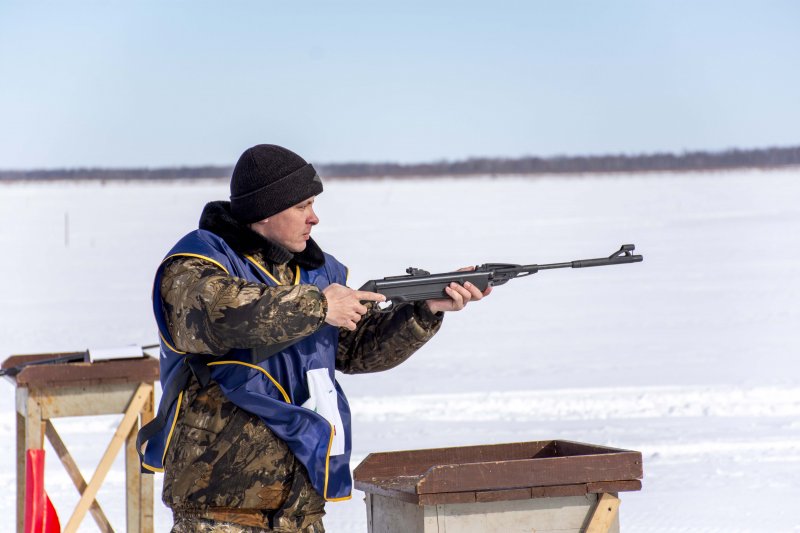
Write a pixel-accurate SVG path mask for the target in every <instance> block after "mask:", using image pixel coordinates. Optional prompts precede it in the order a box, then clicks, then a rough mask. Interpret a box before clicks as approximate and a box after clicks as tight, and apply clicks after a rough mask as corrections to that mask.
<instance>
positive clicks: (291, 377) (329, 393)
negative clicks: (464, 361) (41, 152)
mask: <svg viewBox="0 0 800 533" xmlns="http://www.w3.org/2000/svg"><path fill="white" fill-rule="evenodd" d="M320 193H322V181H321V180H320V178H319V176H318V175H317V173H316V171H315V170H314V168H313V167H312V166H311V165H310V164H308V163H306V161H305V160H304V159H302V158H301V157H300V156H298V155H297V154H295V153H293V152H291V151H289V150H287V149H285V148H282V147H279V146H275V145H258V146H254V147H253V148H250V149H248V150H247V151H245V152H244V154H242V156H241V158H240V159H239V161H238V162H237V164H236V167H235V168H234V171H233V175H232V178H231V201H230V202H211V203H209V204H208V205H206V207H205V209H204V210H203V214H202V216H201V219H200V228H199V229H198V230H196V231H193V232H191V233H189V234H188V235H186V236H185V237H184V238H182V239H181V240H180V241H179V242H178V243H177V244H176V245H175V247H173V249H172V250H171V251H170V252H169V253H168V254H167V257H166V259H165V260H164V261H163V262H162V264H161V266H160V267H159V269H158V271H157V274H156V279H155V284H154V294H153V309H154V313H155V315H156V321H157V322H158V326H159V331H160V334H161V341H162V342H161V382H162V389H163V390H164V394H163V396H162V400H161V405H160V406H159V416H158V418H157V422H156V423H155V424H153V425H152V426H148V427H145V428H144V429H143V430H142V432H141V433H140V440H141V442H140V449H141V444H142V443H143V442H147V446H146V449H145V453H144V458H143V461H142V467H143V469H145V470H148V471H163V472H164V474H165V477H164V490H163V495H162V498H163V501H164V503H165V504H166V505H167V506H168V507H170V508H171V509H172V511H173V514H174V527H173V530H172V531H173V532H174V533H188V532H211V531H214V532H218V531H220V532H242V533H244V532H247V533H259V532H267V531H281V532H304V533H318V532H322V531H324V529H323V526H322V520H321V519H322V516H323V514H324V504H325V501H337V500H345V499H349V498H350V492H351V489H352V480H351V478H350V467H349V459H350V450H351V442H350V412H349V407H348V404H347V400H346V398H345V396H344V393H343V392H342V390H341V389H340V388H339V385H338V384H337V383H336V381H335V378H334V369H336V370H340V371H342V372H346V373H365V372H377V371H381V370H386V369H389V368H392V367H394V366H396V365H398V364H400V363H402V362H403V361H405V360H406V359H407V358H408V357H410V356H411V354H413V353H414V352H415V351H416V350H417V349H418V348H419V347H420V346H422V345H423V344H424V343H425V342H427V341H428V339H430V338H431V337H432V336H433V335H434V334H435V333H436V332H437V331H438V329H439V327H440V326H441V322H442V315H443V312H445V311H458V310H460V309H463V307H464V306H465V305H466V304H467V303H468V302H470V301H471V300H480V299H481V298H482V297H483V296H485V295H486V294H488V292H489V291H488V290H487V291H486V292H485V293H481V292H480V291H479V290H478V289H477V288H476V287H474V286H472V285H470V284H467V285H465V286H460V285H458V284H453V285H452V286H451V287H449V288H448V289H447V295H448V296H449V298H445V299H439V300H429V301H427V302H417V303H416V304H407V305H401V306H398V307H397V308H396V309H395V310H394V311H393V312H391V313H386V314H378V313H369V309H370V306H371V305H374V302H381V301H383V300H384V299H385V298H384V297H383V296H382V295H380V294H377V293H371V292H363V291H355V290H352V289H350V288H348V287H347V286H346V279H347V269H346V268H345V267H344V266H343V265H342V264H341V263H339V262H338V261H337V260H336V259H335V258H334V257H333V256H331V255H328V254H326V253H324V252H323V251H322V250H321V249H320V247H319V246H318V245H317V244H316V243H315V242H314V240H313V239H312V238H311V231H312V229H313V227H314V226H315V225H316V224H318V223H319V219H318V218H317V216H316V214H315V212H314V202H315V200H316V197H317V195H319V194H320Z"/></svg>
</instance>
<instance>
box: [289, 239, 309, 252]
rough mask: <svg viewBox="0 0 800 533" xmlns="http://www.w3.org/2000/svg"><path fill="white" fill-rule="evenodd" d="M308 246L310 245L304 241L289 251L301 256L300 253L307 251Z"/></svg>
mask: <svg viewBox="0 0 800 533" xmlns="http://www.w3.org/2000/svg"><path fill="white" fill-rule="evenodd" d="M306 246H308V243H307V242H306V241H303V242H302V243H298V244H295V245H294V246H292V247H291V248H289V251H290V252H294V253H296V254H299V253H300V252H302V251H303V250H305V249H306Z"/></svg>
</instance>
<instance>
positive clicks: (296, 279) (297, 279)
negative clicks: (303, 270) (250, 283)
mask: <svg viewBox="0 0 800 533" xmlns="http://www.w3.org/2000/svg"><path fill="white" fill-rule="evenodd" d="M244 257H245V259H247V260H248V261H250V262H251V263H253V264H254V265H255V267H256V268H257V269H259V270H260V271H261V272H263V273H264V274H266V275H267V277H269V279H271V280H272V281H274V282H275V284H277V285H280V284H281V282H280V281H278V280H277V279H276V278H275V276H273V275H272V274H270V273H269V270H267V269H266V268H264V267H263V266H261V263H259V262H258V261H256V260H255V258H254V257H253V256H252V255H247V254H245V256H244ZM295 268H296V269H297V270H295V274H294V284H295V285H300V265H295Z"/></svg>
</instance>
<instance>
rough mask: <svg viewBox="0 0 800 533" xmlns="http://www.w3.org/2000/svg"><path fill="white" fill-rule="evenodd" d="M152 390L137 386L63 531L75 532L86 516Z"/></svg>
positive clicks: (148, 387)
mask: <svg viewBox="0 0 800 533" xmlns="http://www.w3.org/2000/svg"><path fill="white" fill-rule="evenodd" d="M152 392H153V386H152V385H150V384H149V383H141V384H140V385H139V388H138V389H136V392H135V393H134V394H133V397H132V398H131V401H130V404H129V405H128V408H127V409H126V410H125V415H124V416H123V417H122V422H120V424H119V426H118V427H117V430H116V431H115V432H114V436H113V437H111V442H110V443H109V445H108V447H107V448H106V451H105V453H104V454H103V457H102V458H101V459H100V463H99V464H98V465H97V469H96V470H95V472H94V475H93V476H92V479H91V480H90V481H89V484H88V485H87V486H86V490H85V491H84V492H83V495H81V499H80V501H78V505H77V506H76V507H75V511H73V513H72V516H71V517H70V519H69V521H68V522H67V525H66V526H64V530H63V533H75V532H77V531H78V526H79V525H80V523H81V521H82V520H83V517H84V516H86V511H88V510H89V507H90V506H91V503H92V501H93V500H94V498H95V496H96V495H97V491H98V490H99V489H100V485H101V484H102V483H103V480H104V479H105V477H106V474H108V471H109V470H110V469H111V465H112V464H113V462H114V457H116V455H117V453H118V452H119V450H120V448H122V445H123V444H124V443H125V437H127V436H128V434H129V433H130V432H131V429H132V428H133V426H134V425H135V424H136V423H137V422H138V421H139V413H140V412H141V411H142V408H143V407H144V405H145V404H146V403H147V401H148V399H149V398H150V395H151V394H152Z"/></svg>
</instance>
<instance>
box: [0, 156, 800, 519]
mask: <svg viewBox="0 0 800 533" xmlns="http://www.w3.org/2000/svg"><path fill="white" fill-rule="evenodd" d="M798 178H800V170H791V171H775V172H756V171H752V172H735V173H712V174H691V175H646V176H640V177H630V176H606V177H592V178H498V179H492V178H484V179H467V180H464V179H443V180H434V181H421V180H409V181H382V180H375V181H361V182H343V181H338V182H330V181H329V182H327V183H326V190H325V193H324V194H323V195H322V196H321V197H320V198H319V200H318V203H317V205H318V207H319V210H318V212H319V215H320V218H321V220H322V222H321V224H320V226H319V227H318V228H317V229H316V231H315V237H316V239H317V240H318V242H319V243H320V244H321V245H322V246H323V248H324V249H326V250H329V251H330V252H332V253H333V254H334V255H336V256H337V257H338V258H339V259H340V260H342V261H343V262H345V263H346V264H348V265H349V266H350V268H351V285H353V286H360V284H361V283H362V282H364V281H365V280H367V279H369V278H372V277H383V276H386V275H392V274H401V273H403V271H404V269H405V268H406V267H407V266H412V265H413V266H418V267H422V268H426V269H429V270H432V271H437V270H449V269H452V268H454V267H459V266H463V265H470V264H478V263H483V262H514V263H546V262H557V261H565V260H572V259H583V258H589V257H600V256H604V255H608V254H610V253H611V252H612V251H615V250H616V249H617V248H618V247H619V245H620V244H623V243H635V244H636V245H637V251H638V252H640V253H642V254H644V256H645V261H644V262H643V263H640V264H635V265H625V266H617V267H606V268H598V269H586V270H573V271H566V270H562V271H549V272H543V273H540V274H537V275H536V276H534V277H532V278H527V279H520V280H516V281H513V282H511V283H510V284H508V285H505V286H503V287H498V288H497V289H496V290H495V293H494V294H493V295H492V296H491V298H489V299H487V300H486V301H485V302H482V303H480V304H476V305H474V306H470V308H468V309H467V310H466V311H465V312H463V313H459V314H454V315H452V316H448V317H447V318H446V320H445V324H444V327H443V329H442V331H441V333H440V334H439V335H438V336H437V337H436V338H434V339H433V340H432V341H431V342H430V343H429V345H428V346H426V347H425V348H424V349H423V350H422V351H421V352H420V353H418V354H417V355H415V356H414V357H413V358H412V359H411V360H410V361H409V362H407V363H406V364H404V365H403V366H401V367H399V368H397V369H395V370H393V371H391V372H386V373H383V374H376V375H368V376H355V377H351V376H344V377H343V378H342V379H341V382H342V384H343V386H344V388H345V390H346V391H347V392H348V394H349V396H350V398H351V404H352V406H353V412H354V426H355V427H354V432H355V435H354V440H355V450H354V461H353V465H355V464H357V463H358V462H359V461H360V460H361V459H363V457H365V456H366V454H367V453H369V452H371V451H380V450H392V449H413V448H423V447H440V446H451V445H467V444H478V443H494V442H513V441H523V440H545V439H555V438H559V439H572V440H578V441H584V442H589V443H595V444H603V445H610V446H616V447H622V448H628V449H634V450H639V451H641V452H642V453H643V455H644V459H645V463H644V469H645V479H644V488H643V490H642V491H641V492H638V493H625V494H623V498H622V507H621V519H622V525H623V529H624V530H625V531H628V532H678V531H719V532H732V531H748V532H749V531H763V532H783V531H800V518H798V514H797V507H796V506H797V501H798V497H800V481H798V479H800V372H798V371H799V370H800V362H798V356H799V355H800V335H798V333H797V324H798V323H800V307H799V306H798V304H797V302H798V300H800V276H798V272H800V253H798V249H800V247H799V246H798V245H800V237H798V235H800V206H798V204H799V203H800V179H798ZM226 196H227V192H226V184H225V183H223V182H196V183H193V184H165V183H153V184H141V183H137V184H106V185H101V184H97V183H80V184H70V185H68V184H45V185H31V184H15V185H3V186H0V227H2V228H3V229H2V232H0V249H2V250H3V261H2V263H0V280H2V281H0V283H1V284H2V289H0V294H1V295H2V302H3V306H4V307H3V309H4V310H3V315H2V321H0V357H2V358H4V357H6V356H7V355H9V354H12V353H38V352H47V351H64V350H73V349H84V348H86V347H90V346H91V347H102V346H113V345H120V344H126V343H140V344H149V343H152V342H155V340H156V333H155V328H154V325H153V321H152V319H151V316H150V309H149V291H150V284H151V277H152V274H153V271H154V269H155V266H156V265H157V264H158V262H159V260H160V258H161V256H162V255H163V254H164V252H166V250H167V249H168V248H169V247H170V246H171V245H172V244H173V243H174V241H175V240H176V239H177V238H178V237H179V236H181V235H182V234H184V233H185V232H187V231H190V230H191V229H193V228H194V226H195V224H196V221H197V218H198V215H199V212H200V210H201V209H202V206H203V205H204V203H205V202H206V201H208V200H212V199H222V198H224V197H226ZM792 324H795V326H792ZM0 387H3V388H4V392H0V442H3V443H5V446H4V449H5V452H4V453H3V454H2V455H0V487H2V488H3V489H5V493H6V494H7V495H8V497H6V498H4V499H2V500H0V516H1V517H2V518H0V530H2V531H11V530H12V529H13V523H14V518H13V517H14V499H13V494H14V492H15V489H14V487H15V472H16V471H15V467H14V461H15V456H14V401H13V396H14V395H13V389H12V387H11V386H10V385H9V384H8V383H6V384H4V385H2V386H0ZM117 418H118V417H97V418H87V419H78V418H75V419H64V420H58V421H57V422H56V427H57V428H58V430H59V431H60V432H61V433H62V436H63V437H64V439H65V441H66V442H67V445H68V446H69V447H70V448H71V449H72V451H73V453H74V454H75V456H76V458H77V460H78V463H79V464H80V465H81V468H82V469H83V471H84V475H85V476H87V477H88V475H89V473H90V472H91V470H93V469H94V466H95V465H96V463H97V461H98V460H99V453H100V449H101V448H103V447H104V446H105V444H104V443H105V441H107V440H108V439H109V438H110V428H112V427H113V425H114V424H115V423H116V420H117ZM101 444H102V445H101ZM48 450H49V451H48V469H47V487H48V492H49V493H50V496H51V498H52V499H53V501H54V503H55V505H56V508H57V509H61V518H62V522H66V519H67V518H68V516H67V514H68V513H67V508H68V507H69V508H70V509H71V506H73V505H74V504H75V502H76V501H77V493H76V492H75V490H74V489H73V487H72V485H71V482H70V481H69V479H68V478H67V476H66V474H65V473H63V471H62V469H61V467H60V465H59V463H58V461H57V459H56V458H55V455H54V452H53V451H52V450H51V449H49V448H48ZM123 478H124V470H123V468H122V464H121V462H118V463H117V464H116V465H115V467H114V469H113V470H112V472H111V474H110V476H109V478H108V482H107V484H106V486H105V487H104V489H103V491H102V492H101V494H100V496H99V501H100V503H101V505H102V506H103V507H104V509H105V510H106V513H107V514H108V515H109V516H110V517H111V520H112V522H113V523H114V524H116V525H117V527H118V528H119V529H120V530H121V529H123V527H124V526H123V525H122V524H123V523H124V507H123V504H122V499H121V495H122V493H123V490H122V486H123V483H124V479H123ZM328 511H329V514H328V518H327V521H326V524H327V528H328V530H329V531H332V532H350V531H354V532H362V531H366V528H365V513H364V509H363V503H362V502H361V495H360V494H358V493H357V494H355V497H354V498H353V500H352V501H350V502H347V503H340V504H331V505H329V506H328ZM156 521H157V528H156V529H157V530H158V531H168V529H169V524H170V516H169V514H168V513H167V511H166V509H165V508H164V507H163V506H162V505H161V504H160V502H158V501H157V504H156ZM81 531H96V527H95V525H94V523H93V521H92V520H91V518H90V517H87V519H86V520H85V521H84V524H83V527H82V529H81Z"/></svg>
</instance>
